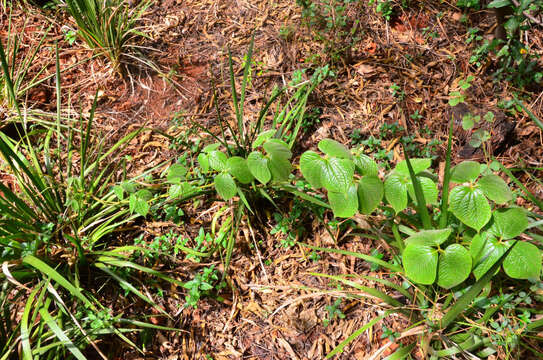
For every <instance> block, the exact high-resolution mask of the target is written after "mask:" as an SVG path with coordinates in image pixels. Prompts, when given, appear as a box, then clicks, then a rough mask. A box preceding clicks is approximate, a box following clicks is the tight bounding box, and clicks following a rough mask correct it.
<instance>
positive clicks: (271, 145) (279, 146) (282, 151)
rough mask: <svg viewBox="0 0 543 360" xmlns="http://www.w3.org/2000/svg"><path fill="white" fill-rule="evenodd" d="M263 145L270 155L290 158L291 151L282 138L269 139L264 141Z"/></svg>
mask: <svg viewBox="0 0 543 360" xmlns="http://www.w3.org/2000/svg"><path fill="white" fill-rule="evenodd" d="M263 147H264V150H266V153H268V154H269V155H270V156H271V157H276V158H281V159H290V158H291V157H292V152H291V151H290V149H289V147H288V145H287V143H286V142H284V141H283V140H279V139H270V140H268V141H266V142H265V143H264V145H263Z"/></svg>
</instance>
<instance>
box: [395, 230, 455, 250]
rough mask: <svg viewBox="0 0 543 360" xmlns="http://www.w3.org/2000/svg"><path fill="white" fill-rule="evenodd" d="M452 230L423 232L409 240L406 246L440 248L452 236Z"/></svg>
mask: <svg viewBox="0 0 543 360" xmlns="http://www.w3.org/2000/svg"><path fill="white" fill-rule="evenodd" d="M451 232H452V229H450V228H446V229H436V230H421V231H419V232H417V233H415V234H413V235H411V236H409V237H408V238H407V239H405V244H406V245H417V246H438V245H441V244H443V243H444V242H445V241H447V239H448V238H449V236H450V235H451Z"/></svg>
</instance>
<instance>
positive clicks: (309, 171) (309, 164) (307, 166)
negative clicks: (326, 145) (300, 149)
mask: <svg viewBox="0 0 543 360" xmlns="http://www.w3.org/2000/svg"><path fill="white" fill-rule="evenodd" d="M323 167H324V160H323V159H322V158H321V157H320V155H319V154H317V153H316V152H314V151H311V150H309V151H306V152H304V153H303V154H302V156H301V157H300V170H301V171H302V175H303V176H304V178H305V179H306V180H307V181H308V182H309V183H310V184H311V186H313V188H315V189H320V188H322V187H323V186H322V181H321V174H322V171H323V170H322V169H323Z"/></svg>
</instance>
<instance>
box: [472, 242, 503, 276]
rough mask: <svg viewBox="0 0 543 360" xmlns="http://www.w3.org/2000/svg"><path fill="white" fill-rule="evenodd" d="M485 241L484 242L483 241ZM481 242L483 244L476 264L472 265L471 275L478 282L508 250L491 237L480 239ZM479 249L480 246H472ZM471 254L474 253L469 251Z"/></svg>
mask: <svg viewBox="0 0 543 360" xmlns="http://www.w3.org/2000/svg"><path fill="white" fill-rule="evenodd" d="M485 239H486V240H485ZM480 241H481V242H484V244H483V246H482V247H483V249H482V250H481V251H480V253H481V255H480V257H479V261H478V263H474V265H475V268H474V269H473V275H475V278H476V279H477V280H479V279H480V278H481V276H483V275H484V274H485V273H486V272H487V271H488V270H489V269H490V268H491V267H492V265H494V264H495V263H496V261H498V259H500V257H501V256H502V255H503V254H504V253H505V251H506V250H507V248H508V245H506V244H505V243H503V242H500V241H498V240H497V239H496V238H494V237H492V236H487V237H481V240H480ZM473 247H474V248H479V247H480V246H473ZM470 252H471V253H472V254H473V253H474V251H470Z"/></svg>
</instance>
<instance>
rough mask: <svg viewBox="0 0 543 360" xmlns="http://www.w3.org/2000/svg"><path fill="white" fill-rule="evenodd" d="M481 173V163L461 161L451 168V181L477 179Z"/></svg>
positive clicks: (463, 181)
mask: <svg viewBox="0 0 543 360" xmlns="http://www.w3.org/2000/svg"><path fill="white" fill-rule="evenodd" d="M480 173H481V164H479V163H478V162H477V161H471V160H468V161H463V162H461V163H460V164H458V165H456V166H455V167H454V168H453V169H452V170H451V181H452V182H455V183H465V182H472V181H475V180H477V178H478V177H479V174H480Z"/></svg>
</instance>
